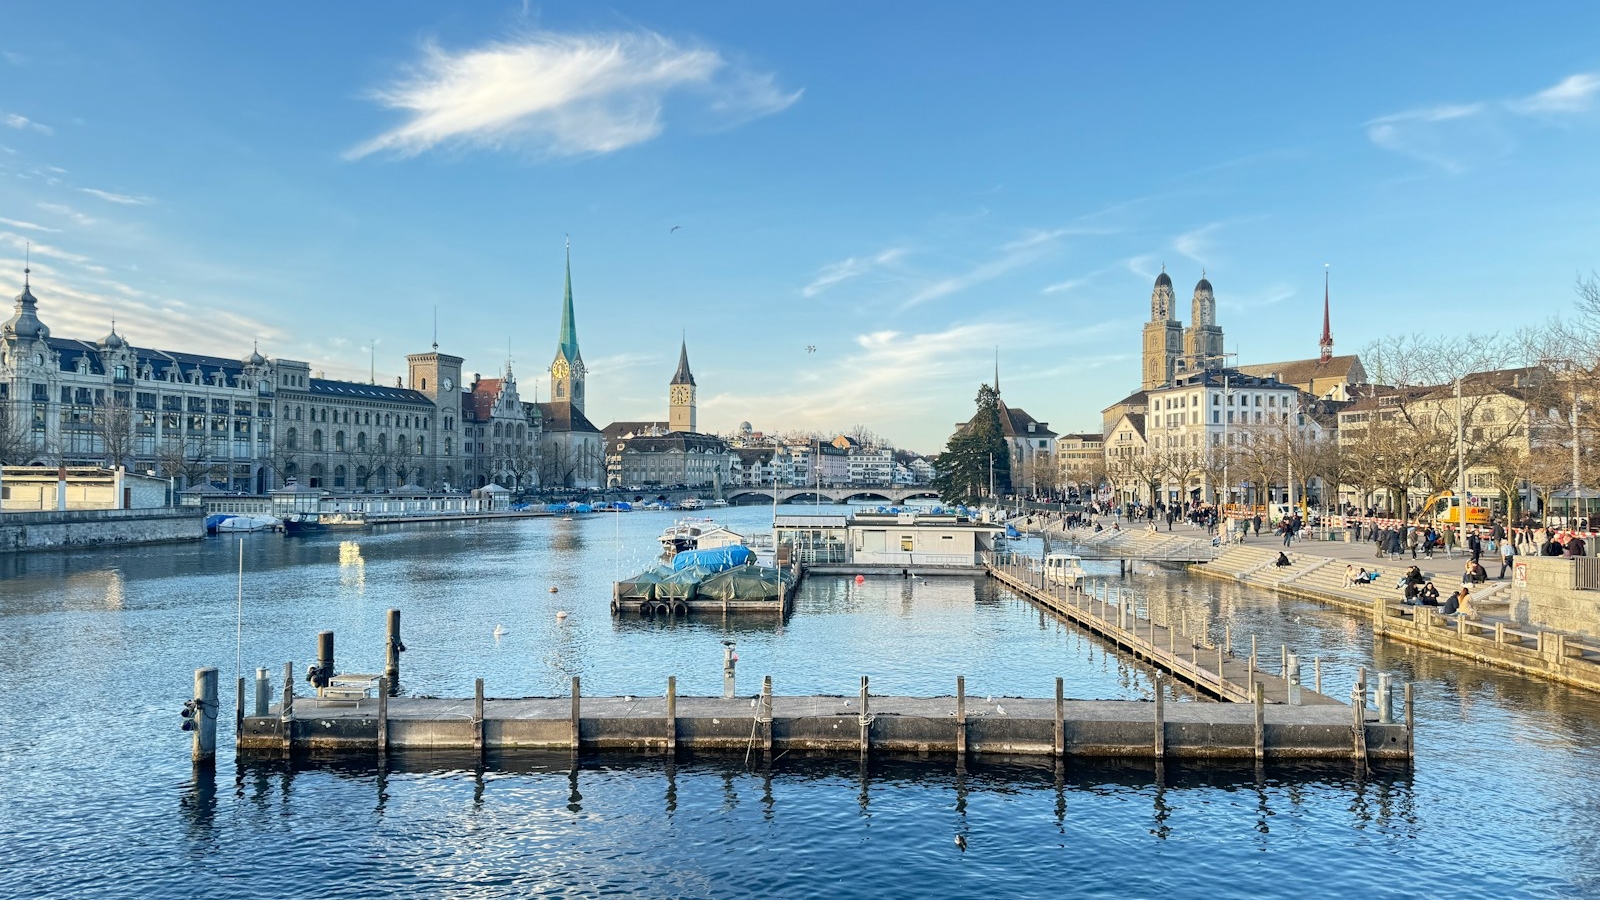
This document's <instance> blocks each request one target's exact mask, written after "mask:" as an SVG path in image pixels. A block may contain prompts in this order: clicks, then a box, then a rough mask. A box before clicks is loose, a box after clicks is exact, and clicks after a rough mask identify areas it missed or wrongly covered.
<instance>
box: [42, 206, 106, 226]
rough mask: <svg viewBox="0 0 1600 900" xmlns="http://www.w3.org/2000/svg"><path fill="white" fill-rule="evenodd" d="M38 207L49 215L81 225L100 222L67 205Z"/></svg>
mask: <svg viewBox="0 0 1600 900" xmlns="http://www.w3.org/2000/svg"><path fill="white" fill-rule="evenodd" d="M38 206H39V208H40V209H42V210H44V211H45V212H47V213H55V214H56V215H58V216H63V217H65V218H68V219H71V220H72V221H73V222H75V223H77V224H79V225H93V224H94V223H95V222H98V221H99V220H98V219H96V218H94V217H93V216H86V215H84V214H83V213H81V212H78V211H77V210H75V209H73V208H72V207H70V206H68V205H66V204H65V203H40V204H39V205H38Z"/></svg>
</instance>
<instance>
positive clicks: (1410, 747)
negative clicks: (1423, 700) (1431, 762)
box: [1405, 681, 1417, 759]
mask: <svg viewBox="0 0 1600 900" xmlns="http://www.w3.org/2000/svg"><path fill="white" fill-rule="evenodd" d="M1405 699H1406V757H1407V758H1409V759H1416V757H1417V743H1416V741H1417V708H1416V698H1415V697H1413V696H1412V694H1411V682H1409V681H1408V682H1406V697H1405Z"/></svg>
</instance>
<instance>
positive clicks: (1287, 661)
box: [1283, 653, 1303, 706]
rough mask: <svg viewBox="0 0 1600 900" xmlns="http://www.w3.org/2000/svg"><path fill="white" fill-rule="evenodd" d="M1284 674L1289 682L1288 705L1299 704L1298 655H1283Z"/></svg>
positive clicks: (1300, 701)
mask: <svg viewBox="0 0 1600 900" xmlns="http://www.w3.org/2000/svg"><path fill="white" fill-rule="evenodd" d="M1283 665H1284V670H1285V671H1286V672H1287V675H1286V676H1285V677H1286V678H1287V680H1288V682H1289V705H1290V706H1300V705H1301V704H1302V702H1303V700H1302V697H1301V689H1300V657H1298V656H1296V655H1295V654H1293V653H1289V654H1287V655H1286V656H1285V657H1284V664H1283Z"/></svg>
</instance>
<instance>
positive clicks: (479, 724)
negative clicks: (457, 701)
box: [472, 678, 483, 759]
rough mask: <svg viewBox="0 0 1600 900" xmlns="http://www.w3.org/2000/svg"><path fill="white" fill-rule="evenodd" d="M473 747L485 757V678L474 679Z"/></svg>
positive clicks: (479, 756) (479, 755)
mask: <svg viewBox="0 0 1600 900" xmlns="http://www.w3.org/2000/svg"><path fill="white" fill-rule="evenodd" d="M472 749H473V750H474V751H476V752H477V754H478V758H479V759H483V679H482V678H475V679H473V681H472Z"/></svg>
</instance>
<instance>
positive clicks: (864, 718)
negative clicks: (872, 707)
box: [860, 675, 872, 759]
mask: <svg viewBox="0 0 1600 900" xmlns="http://www.w3.org/2000/svg"><path fill="white" fill-rule="evenodd" d="M860 721H861V758H862V759H866V758H867V750H868V748H869V747H870V746H871V741H872V714H871V713H870V712H869V711H868V710H867V676H865V675H863V676H861V720H860Z"/></svg>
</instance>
